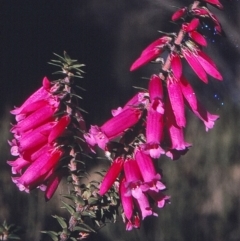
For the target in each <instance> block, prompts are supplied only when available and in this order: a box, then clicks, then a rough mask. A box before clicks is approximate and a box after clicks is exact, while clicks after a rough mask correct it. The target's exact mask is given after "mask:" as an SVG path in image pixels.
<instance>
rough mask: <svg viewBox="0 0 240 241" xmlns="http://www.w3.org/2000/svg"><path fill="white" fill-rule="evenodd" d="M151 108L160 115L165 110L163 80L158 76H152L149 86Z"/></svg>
mask: <svg viewBox="0 0 240 241" xmlns="http://www.w3.org/2000/svg"><path fill="white" fill-rule="evenodd" d="M148 91H149V99H150V103H151V108H152V109H153V110H155V111H157V112H158V113H160V114H163V113H164V108H163V87H162V80H161V79H160V78H159V77H158V76H157V75H152V76H151V79H150V81H149V85H148Z"/></svg>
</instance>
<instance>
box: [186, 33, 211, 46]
mask: <svg viewBox="0 0 240 241" xmlns="http://www.w3.org/2000/svg"><path fill="white" fill-rule="evenodd" d="M189 37H190V38H191V39H192V40H193V41H194V42H196V43H197V44H199V45H201V46H204V47H205V46H207V41H206V39H205V38H204V37H203V36H202V35H201V34H200V33H198V32H197V31H192V32H190V33H189Z"/></svg>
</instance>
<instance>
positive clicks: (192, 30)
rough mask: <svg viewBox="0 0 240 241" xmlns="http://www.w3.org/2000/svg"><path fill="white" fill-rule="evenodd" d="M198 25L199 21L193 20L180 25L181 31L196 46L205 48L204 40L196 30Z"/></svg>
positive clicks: (205, 42)
mask: <svg viewBox="0 0 240 241" xmlns="http://www.w3.org/2000/svg"><path fill="white" fill-rule="evenodd" d="M198 25H199V19H198V18H194V19H193V20H192V21H191V22H190V23H184V24H182V29H183V31H185V32H187V33H188V36H189V37H190V38H191V39H192V40H193V41H194V42H196V43H197V44H199V45H201V46H207V41H206V39H205V38H204V37H203V36H202V34H200V33H199V32H198V31H197V30H196V29H197V27H198Z"/></svg>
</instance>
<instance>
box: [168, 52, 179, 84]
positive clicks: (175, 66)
mask: <svg viewBox="0 0 240 241" xmlns="http://www.w3.org/2000/svg"><path fill="white" fill-rule="evenodd" d="M170 58H171V68H172V72H173V75H174V77H175V78H176V79H177V80H179V79H180V78H181V76H182V62H181V59H180V57H179V55H178V53H175V52H172V53H171V54H170Z"/></svg>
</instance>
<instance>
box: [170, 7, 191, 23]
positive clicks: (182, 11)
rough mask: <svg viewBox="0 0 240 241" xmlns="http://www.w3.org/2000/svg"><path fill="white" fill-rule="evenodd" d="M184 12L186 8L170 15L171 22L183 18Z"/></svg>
mask: <svg viewBox="0 0 240 241" xmlns="http://www.w3.org/2000/svg"><path fill="white" fill-rule="evenodd" d="M186 12H187V8H186V7H184V8H181V9H179V10H177V11H176V12H175V13H174V14H173V15H172V21H177V20H178V19H180V18H181V17H183V16H184V15H185V13H186Z"/></svg>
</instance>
